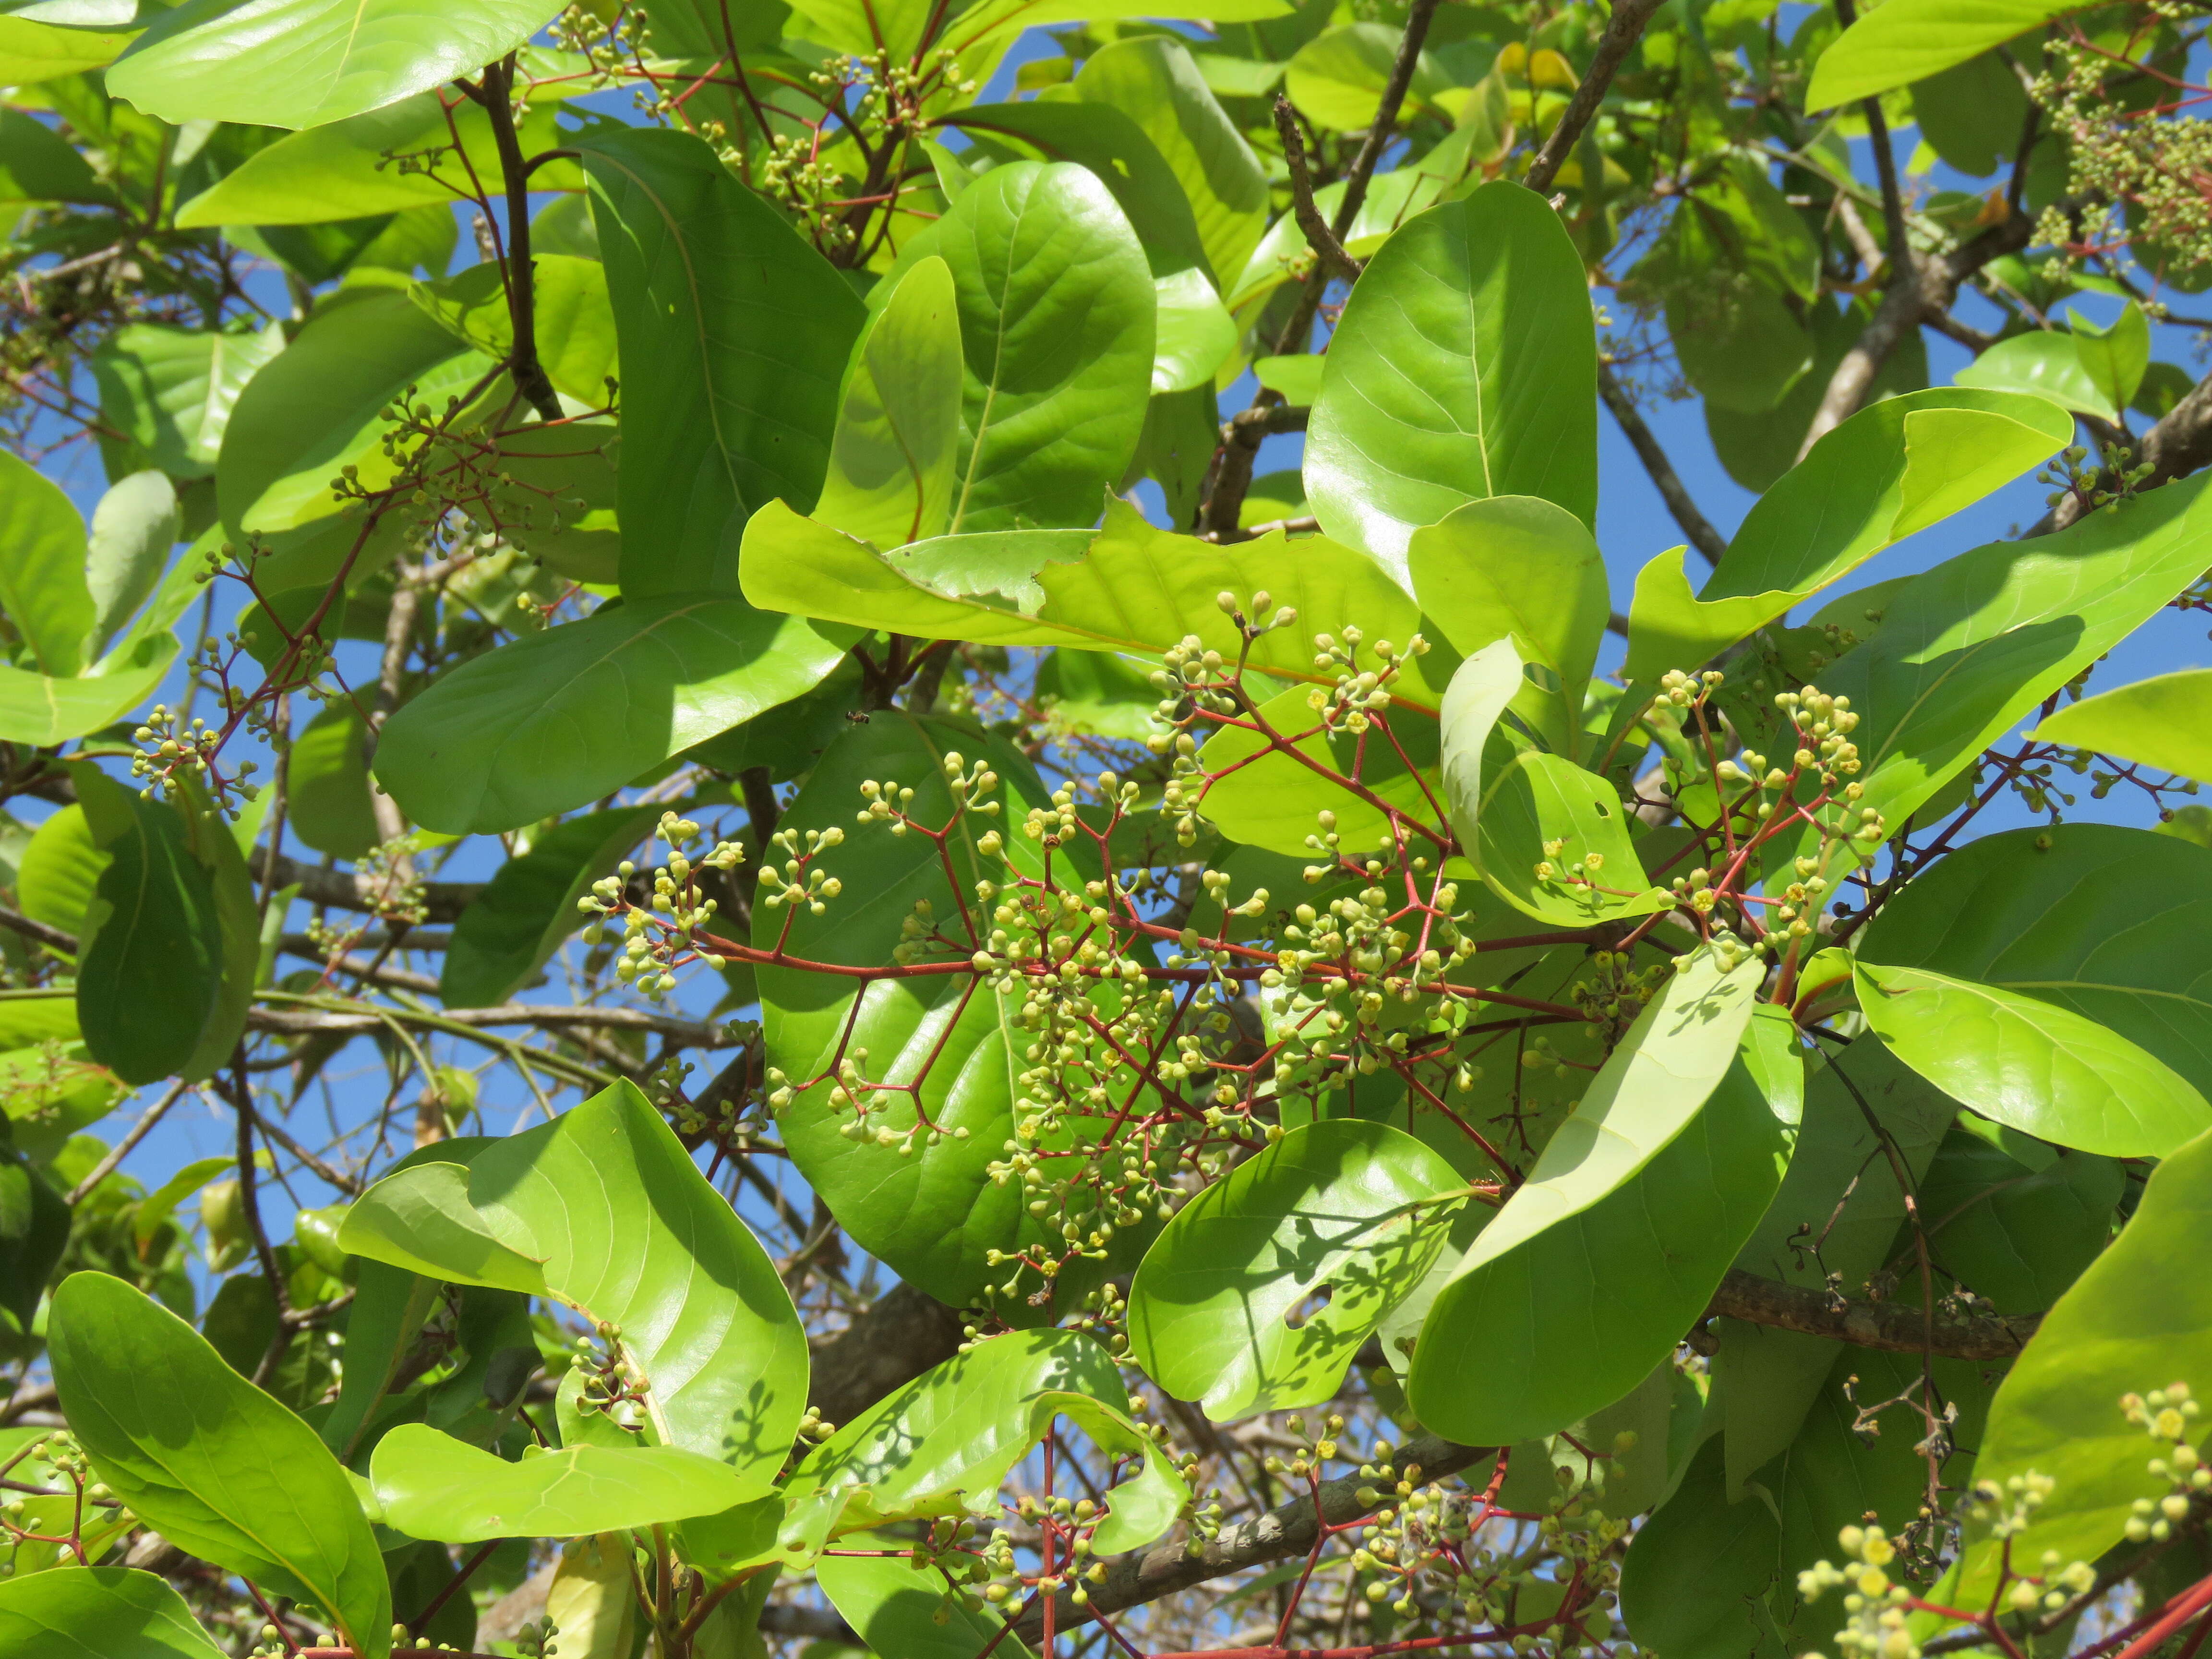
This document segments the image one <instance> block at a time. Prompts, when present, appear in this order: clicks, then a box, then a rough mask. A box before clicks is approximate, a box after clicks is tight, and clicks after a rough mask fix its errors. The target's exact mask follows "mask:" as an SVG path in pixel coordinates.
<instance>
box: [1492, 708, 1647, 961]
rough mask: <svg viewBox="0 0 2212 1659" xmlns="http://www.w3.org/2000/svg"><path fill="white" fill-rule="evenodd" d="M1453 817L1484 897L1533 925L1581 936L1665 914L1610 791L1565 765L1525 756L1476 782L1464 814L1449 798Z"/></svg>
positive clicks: (1541, 755)
mask: <svg viewBox="0 0 2212 1659" xmlns="http://www.w3.org/2000/svg"><path fill="white" fill-rule="evenodd" d="M1452 814H1453V817H1452V822H1453V823H1454V825H1455V827H1456V828H1458V829H1460V830H1461V836H1460V842H1461V845H1462V847H1464V848H1470V849H1471V850H1472V853H1473V855H1474V861H1475V866H1476V868H1478V869H1479V870H1480V871H1481V872H1482V878H1483V880H1484V881H1486V882H1487V883H1488V884H1490V889H1491V890H1492V892H1494V893H1496V894H1497V895H1498V897H1500V898H1502V899H1504V901H1505V902H1507V903H1508V904H1510V905H1512V906H1513V907H1514V908H1516V909H1517V910H1520V911H1522V912H1524V913H1525V914H1527V915H1531V916H1534V917H1535V918H1536V919H1537V920H1538V921H1548V922H1551V923H1553V924H1554V925H1556V926H1559V927H1589V926H1590V925H1591V924H1592V923H1593V922H1598V921H1614V920H1617V919H1619V918H1620V917H1623V916H1648V915H1653V914H1654V913H1656V912H1657V911H1661V910H1667V909H1671V908H1673V906H1674V898H1673V896H1671V895H1670V894H1668V892H1667V891H1666V890H1664V889H1663V888H1657V887H1654V886H1652V885H1651V884H1650V879H1649V878H1647V877H1646V876H1645V875H1644V865H1643V862H1642V860H1640V859H1639V858H1638V855H1637V851H1636V843H1635V841H1634V839H1633V838H1632V836H1631V835H1630V833H1629V817H1628V810H1627V808H1626V806H1624V805H1622V804H1621V800H1620V793H1619V792H1618V791H1617V790H1615V789H1614V787H1613V785H1612V784H1611V783H1609V782H1607V781H1606V780H1605V779H1603V778H1601V777H1600V776H1598V775H1596V774H1595V773H1594V772H1586V771H1584V770H1583V769H1582V768H1581V767H1579V766H1577V765H1576V764H1575V763H1573V762H1572V761H1569V760H1563V759H1562V758H1560V757H1559V756H1557V755H1553V754H1547V753H1546V752H1545V751H1544V750H1541V749H1529V750H1523V751H1522V753H1520V754H1517V755H1516V756H1515V757H1513V758H1512V759H1511V760H1510V761H1509V762H1508V763H1506V764H1505V765H1504V766H1502V767H1500V768H1499V769H1498V771H1497V772H1496V773H1495V774H1494V775H1491V776H1489V777H1486V778H1485V779H1483V780H1482V795H1481V799H1480V805H1477V806H1476V807H1475V808H1474V811H1472V812H1471V813H1470V812H1469V811H1468V807H1467V804H1466V802H1465V799H1464V798H1462V796H1461V795H1460V794H1459V793H1458V792H1457V791H1456V790H1455V791H1454V793H1453V795H1452ZM1469 827H1471V828H1472V829H1473V830H1474V835H1473V837H1472V838H1471V839H1470V837H1469V836H1468V834H1467V829H1468V828H1469ZM1555 843H1564V844H1563V845H1560V846H1559V848H1558V850H1557V851H1554V850H1553V846H1554V844H1555ZM1592 860H1595V863H1593V862H1592Z"/></svg>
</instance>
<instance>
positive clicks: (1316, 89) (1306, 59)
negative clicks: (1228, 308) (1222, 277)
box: [1239, 22, 1452, 269]
mask: <svg viewBox="0 0 2212 1659" xmlns="http://www.w3.org/2000/svg"><path fill="white" fill-rule="evenodd" d="M1403 33H1404V32H1403V31H1402V30H1401V29H1397V28H1394V27H1391V26H1390V25H1389V24H1388V23H1377V22H1365V23H1341V24H1339V25H1338V26H1337V27H1334V28H1333V29H1329V30H1328V31H1327V32H1326V33H1322V34H1321V35H1318V36H1316V38H1315V39H1313V40H1309V41H1307V42H1306V44H1305V45H1304V46H1300V47H1299V48H1298V50H1297V52H1296V54H1294V55H1293V56H1292V57H1291V61H1290V63H1289V64H1287V65H1285V68H1284V71H1283V90H1284V92H1285V94H1288V95H1289V97H1290V100H1291V103H1293V104H1295V105H1296V106H1297V109H1298V112H1299V113H1300V114H1301V115H1304V116H1305V117H1306V118H1308V119H1309V120H1310V121H1312V122H1313V123H1314V125H1316V126H1318V127H1321V128H1322V129H1323V130H1324V131H1330V132H1364V131H1366V130H1367V129H1368V128H1369V127H1370V126H1372V125H1374V124H1375V112H1376V110H1377V109H1378V108H1379V107H1381V106H1382V102H1383V90H1384V89H1385V88H1387V87H1388V86H1389V83H1390V74H1391V70H1392V69H1393V68H1394V66H1395V64H1396V61H1397V57H1398V46H1399V42H1400V40H1401V36H1402V34H1403ZM1451 84H1452V83H1451V77H1450V76H1448V75H1446V74H1445V73H1444V71H1443V70H1442V69H1440V68H1439V67H1438V66H1437V63H1436V61H1435V59H1433V58H1431V57H1430V56H1429V55H1428V53H1426V52H1423V53H1422V54H1421V55H1420V57H1419V58H1418V59H1417V60H1416V61H1415V64H1414V66H1413V80H1412V81H1411V82H1409V83H1408V84H1407V88H1406V111H1407V113H1408V114H1413V113H1418V112H1426V111H1431V110H1434V109H1435V108H1436V106H1437V105H1436V100H1437V97H1438V96H1439V94H1443V93H1445V92H1447V91H1449V90H1450V89H1451ZM1239 268H1240V269H1241V266H1240V267H1239Z"/></svg>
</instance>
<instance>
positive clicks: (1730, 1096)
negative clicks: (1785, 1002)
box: [1407, 951, 1789, 1446]
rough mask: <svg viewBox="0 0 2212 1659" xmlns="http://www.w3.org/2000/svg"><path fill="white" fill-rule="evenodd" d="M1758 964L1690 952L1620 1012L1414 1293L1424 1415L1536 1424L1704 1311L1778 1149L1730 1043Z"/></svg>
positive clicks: (1637, 1369)
mask: <svg viewBox="0 0 2212 1659" xmlns="http://www.w3.org/2000/svg"><path fill="white" fill-rule="evenodd" d="M1758 984H1759V968H1758V966H1757V965H1756V964H1755V963H1744V964H1742V965H1741V966H1739V967H1737V968H1736V969H1734V970H1733V971H1732V972H1723V970H1722V969H1720V967H1719V966H1718V964H1717V963H1716V962H1715V960H1714V959H1713V957H1712V956H1711V954H1710V952H1708V951H1700V952H1699V953H1698V954H1696V955H1693V956H1692V958H1691V961H1690V964H1689V966H1688V967H1686V968H1685V969H1681V970H1680V971H1679V972H1677V973H1676V974H1675V975H1674V978H1673V979H1671V980H1670V981H1668V983H1667V985H1666V986H1665V987H1663V988H1662V990H1661V991H1660V993H1659V994H1658V996H1657V997H1656V998H1655V999H1654V1000H1653V1001H1652V1003H1651V1005H1650V1006H1649V1007H1647V1008H1646V1009H1645V1010H1644V1012H1643V1013H1642V1014H1640V1015H1639V1016H1638V1018H1637V1021H1636V1024H1634V1025H1632V1026H1631V1027H1630V1028H1629V1030H1628V1033H1627V1035H1626V1036H1624V1037H1623V1038H1622V1039H1621V1042H1620V1046H1619V1047H1618V1048H1615V1049H1614V1051H1613V1054H1612V1055H1611V1056H1610V1057H1609V1058H1608V1059H1607V1061H1606V1063H1605V1065H1604V1066H1603V1068H1602V1069H1601V1070H1600V1072H1599V1073H1598V1074H1597V1076H1596V1078H1595V1079H1593V1080H1592V1082H1591V1085H1590V1087H1589V1092H1588V1093H1587V1094H1586V1095H1584V1096H1583V1100H1582V1103H1580V1104H1579V1105H1578V1106H1577V1108H1576V1109H1575V1110H1574V1112H1573V1114H1572V1115H1571V1116H1570V1117H1569V1118H1568V1119H1567V1121H1565V1123H1564V1124H1562V1125H1561V1126H1560V1127H1559V1129H1558V1131H1557V1132H1556V1133H1554V1134H1553V1137H1552V1139H1551V1141H1550V1142H1549V1144H1547V1146H1545V1148H1544V1151H1543V1152H1542V1154H1541V1156H1540V1157H1539V1158H1538V1159H1537V1161H1536V1164H1535V1167H1534V1169H1533V1170H1530V1171H1529V1173H1528V1178H1527V1180H1526V1181H1524V1182H1522V1185H1520V1186H1519V1187H1517V1188H1515V1189H1514V1191H1513V1194H1512V1196H1511V1197H1510V1199H1508V1200H1506V1203H1505V1206H1504V1208H1503V1209H1501V1210H1500V1211H1499V1212H1498V1214H1497V1216H1496V1217H1495V1218H1493V1219H1492V1221H1491V1222H1490V1224H1489V1225H1487V1226H1486V1227H1485V1228H1484V1229H1483V1231H1481V1233H1480V1234H1479V1235H1478V1236H1477V1237H1476V1239H1475V1242H1474V1247H1473V1248H1472V1249H1470V1250H1469V1251H1468V1255H1467V1257H1466V1259H1465V1261H1463V1262H1462V1266H1461V1267H1460V1271H1459V1275H1458V1277H1457V1278H1455V1279H1454V1280H1453V1281H1452V1282H1451V1283H1450V1284H1449V1285H1447V1286H1446V1287H1445V1288H1444V1290H1443V1292H1442V1293H1441V1294H1440V1295H1439V1296H1438V1297H1437V1301H1436V1304H1435V1306H1434V1307H1433V1308H1431V1310H1430V1311H1429V1316H1428V1319H1427V1321H1426V1322H1425V1323H1424V1324H1423V1326H1422V1327H1421V1334H1420V1339H1419V1345H1418V1346H1416V1347H1415V1349H1414V1351H1413V1371H1412V1373H1411V1375H1410V1376H1409V1377H1408V1379H1407V1397H1408V1399H1409V1400H1410V1401H1412V1403H1413V1410H1414V1412H1415V1413H1417V1414H1418V1415H1419V1418H1420V1419H1421V1421H1422V1422H1423V1423H1425V1424H1426V1425H1428V1426H1429V1427H1430V1428H1431V1429H1433V1430H1435V1431H1437V1433H1439V1434H1443V1435H1448V1436H1449V1437H1451V1438H1453V1439H1455V1440H1457V1441H1460V1442H1461V1443H1463V1444H1467V1445H1475V1446H1484V1445H1499V1444H1512V1443H1516V1442H1519V1441H1522V1440H1529V1439H1534V1438H1535V1437H1539V1436H1541V1435H1545V1434H1549V1433H1551V1432H1552V1431H1554V1430H1556V1429H1558V1428H1559V1427H1561V1426H1563V1425H1565V1424H1568V1423H1571V1422H1572V1421H1574V1420H1575V1419H1577V1417H1582V1416H1584V1415H1587V1414H1588V1413H1590V1412H1592V1411H1594V1410H1595V1409H1597V1408H1598V1407H1601V1406H1603V1405H1605V1404H1607V1402H1609V1401H1613V1400H1617V1399H1619V1398H1620V1396H1621V1395H1625V1394H1626V1393H1627V1392H1628V1390H1629V1389H1632V1388H1634V1387H1635V1386H1636V1384H1637V1383H1638V1382H1639V1381H1641V1380H1642V1379H1643V1377H1644V1375H1645V1374H1646V1373H1647V1372H1649V1371H1650V1370H1651V1368H1652V1366H1653V1365H1654V1364H1656V1363H1657V1362H1658V1361H1659V1360H1660V1359H1662V1358H1665V1357H1666V1355H1667V1353H1668V1352H1669V1351H1670V1350H1671V1349H1672V1348H1673V1346H1674V1344H1675V1343H1676V1342H1677V1341H1678V1340H1680V1336H1681V1334H1682V1332H1683V1331H1684V1330H1685V1329H1686V1328H1687V1327H1688V1325H1689V1324H1690V1323H1691V1322H1693V1321H1694V1320H1695V1319H1696V1318H1697V1316H1698V1315H1699V1313H1700V1312H1701V1311H1702V1310H1704V1308H1705V1303H1706V1300H1707V1298H1708V1297H1711V1294H1712V1292H1713V1289H1714V1287H1715V1286H1716V1285H1718V1284H1719V1283H1720V1280H1721V1276H1722V1275H1723V1273H1726V1272H1727V1270H1728V1267H1729V1263H1730V1261H1733V1260H1734V1258H1735V1254H1736V1251H1737V1249H1739V1248H1741V1245H1742V1243H1743V1242H1744V1241H1745V1239H1747V1237H1749V1236H1750V1234H1751V1231H1752V1229H1753V1227H1754V1226H1756V1225H1758V1222H1759V1217H1760V1216H1761V1214H1763V1213H1764V1212H1765V1209H1766V1206H1767V1203H1768V1200H1771V1198H1772V1197H1773V1195H1774V1192H1775V1188H1776V1186H1777V1184H1778V1182H1779V1181H1780V1180H1781V1176H1782V1171H1783V1168H1784V1165H1785V1164H1787V1162H1788V1147H1789V1140H1788V1138H1787V1132H1786V1131H1785V1129H1784V1126H1783V1125H1782V1123H1781V1122H1780V1121H1778V1119H1777V1118H1776V1117H1775V1115H1774V1114H1773V1112H1772V1111H1771V1109H1769V1108H1768V1105H1767V1103H1766V1101H1765V1098H1764V1097H1762V1096H1761V1095H1760V1094H1759V1091H1758V1089H1757V1087H1756V1086H1755V1085H1753V1083H1752V1081H1751V1079H1750V1076H1749V1073H1747V1072H1746V1071H1744V1070H1743V1069H1742V1068H1741V1062H1740V1060H1739V1059H1738V1053H1737V1051H1738V1047H1739V1044H1740V1042H1741V1038H1742V1036H1743V1033H1744V1030H1745V1027H1746V1026H1747V1024H1748V1023H1749V1021H1750V1018H1751V1007H1752V1000H1753V996H1754V995H1755V994H1756V992H1757V989H1758ZM1501 1332H1511V1333H1512V1336H1511V1337H1510V1339H1508V1340H1501V1339H1500V1335H1499V1334H1500V1333H1501Z"/></svg>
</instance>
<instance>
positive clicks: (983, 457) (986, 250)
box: [791, 161, 1155, 533]
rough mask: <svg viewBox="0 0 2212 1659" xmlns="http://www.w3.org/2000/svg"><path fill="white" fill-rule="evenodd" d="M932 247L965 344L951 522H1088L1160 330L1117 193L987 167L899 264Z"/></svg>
mask: <svg viewBox="0 0 2212 1659" xmlns="http://www.w3.org/2000/svg"><path fill="white" fill-rule="evenodd" d="M933 254H935V255H939V256H941V257H942V258H944V260H945V263H946V264H948V265H950V266H951V268H952V278H953V283H954V285H955V287H956V289H957V292H958V295H959V301H960V336H961V341H962V346H963V351H964V353H965V356H966V374H965V375H964V377H963V387H962V392H961V422H960V447H959V451H958V460H957V483H956V484H955V486H954V491H953V498H952V515H951V522H950V528H951V530H952V531H953V532H956V533H957V532H962V531H969V532H974V531H986V530H1007V529H1012V528H1014V527H1016V526H1024V527H1028V526H1077V525H1090V524H1094V523H1096V522H1097V518H1098V506H1099V502H1100V501H1101V499H1102V498H1103V495H1104V494H1105V492H1106V490H1107V489H1109V488H1110V487H1112V486H1113V485H1114V484H1115V483H1117V482H1118V481H1119V480H1120V478H1121V475H1122V472H1123V471H1125V470H1126V469H1127V465H1128V462H1129V457H1130V456H1131V454H1132V453H1134V451H1135V449H1136V447H1137V439H1138V436H1139V434H1140V433H1141V432H1142V431H1143V429H1144V424H1145V408H1146V399H1147V398H1148V397H1149V396H1150V395H1151V386H1152V349H1153V340H1154V325H1153V310H1154V305H1155V301H1154V300H1153V295H1152V273H1151V270H1150V268H1149V266H1148V265H1147V264H1146V260H1145V253H1144V249H1143V248H1142V247H1141V246H1139V243H1138V241H1137V239H1136V235H1135V234H1134V233H1133V231H1132V230H1131V229H1130V228H1129V222H1128V220H1127V218H1125V217H1124V216H1123V215H1122V213H1121V208H1120V207H1119V206H1118V205H1117V204H1115V200H1114V197H1113V193H1112V192H1111V191H1109V190H1108V189H1107V188H1106V186H1105V185H1103V184H1101V183H1100V182H1099V181H1098V179H1097V175H1096V174H1094V173H1091V171H1090V170H1089V169H1088V168H1086V167H1077V166H1074V165H1073V164H1072V163H1069V162H1064V161H1060V162H1053V163H1051V164H1049V165H1048V164H1045V163H1042V162H1036V161H1016V162H1012V163H1010V164H1008V165H1006V166H1003V167H994V168H992V169H991V171H990V172H988V173H985V174H984V175H983V176H982V177H981V179H977V180H976V181H975V183H974V184H973V185H969V187H968V188H967V189H966V190H965V191H962V192H961V195H960V199H959V200H958V201H957V202H955V203H954V204H952V207H951V210H950V211H949V212H948V213H946V214H945V216H943V217H942V218H940V219H939V220H938V222H936V223H935V224H934V225H933V226H931V227H930V228H927V230H924V231H923V232H921V234H918V235H916V236H915V237H914V238H913V239H911V240H909V241H908V243H907V245H906V246H905V248H904V250H903V251H902V253H901V255H900V262H899V264H898V266H896V267H895V268H894V272H893V274H894V275H895V276H902V275H903V273H904V271H905V270H906V269H908V268H910V267H911V266H912V265H913V264H915V263H916V262H918V261H919V260H921V259H924V258H928V257H930V256H931V255H933ZM791 504H792V505H793V506H794V507H803V506H804V505H805V503H804V502H802V501H798V500H797V499H796V498H795V497H794V498H793V500H792V501H791Z"/></svg>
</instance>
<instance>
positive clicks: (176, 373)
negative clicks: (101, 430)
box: [88, 323, 285, 477]
mask: <svg viewBox="0 0 2212 1659" xmlns="http://www.w3.org/2000/svg"><path fill="white" fill-rule="evenodd" d="M283 345H285V337H283V330H281V327H274V325H270V327H265V330H261V331H258V334H199V331H185V330H181V327H164V325H159V323H128V325H126V327H119V330H115V337H112V338H111V341H108V345H106V347H104V349H101V352H100V354H97V356H93V358H91V362H88V368H91V372H93V378H95V380H97V385H100V418H101V420H106V422H108V425H111V427H115V429H118V431H122V434H124V435H126V438H131V442H135V445H137V447H139V449H143V452H146V458H149V460H150V462H153V465H155V467H159V469H161V471H166V473H170V476H173V477H206V476H208V473H212V471H215V458H216V453H219V452H222V447H223V427H226V425H228V422H230V410H232V407H234V404H237V400H239V394H241V392H243V389H246V383H248V380H252V378H254V372H258V369H261V365H264V362H268V361H270V358H272V356H276V354H279V352H281V349H283Z"/></svg>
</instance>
